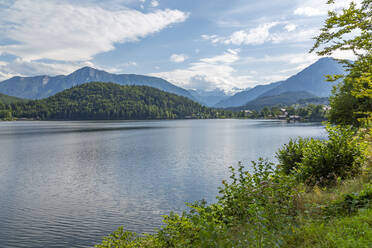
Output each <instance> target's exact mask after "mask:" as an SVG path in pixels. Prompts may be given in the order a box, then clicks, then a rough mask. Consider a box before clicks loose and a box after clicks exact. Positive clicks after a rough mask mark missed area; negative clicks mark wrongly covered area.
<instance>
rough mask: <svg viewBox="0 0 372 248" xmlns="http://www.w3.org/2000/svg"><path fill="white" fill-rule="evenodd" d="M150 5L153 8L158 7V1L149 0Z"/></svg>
mask: <svg viewBox="0 0 372 248" xmlns="http://www.w3.org/2000/svg"><path fill="white" fill-rule="evenodd" d="M151 6H152V7H154V8H155V7H158V6H159V2H158V1H156V0H152V1H151Z"/></svg>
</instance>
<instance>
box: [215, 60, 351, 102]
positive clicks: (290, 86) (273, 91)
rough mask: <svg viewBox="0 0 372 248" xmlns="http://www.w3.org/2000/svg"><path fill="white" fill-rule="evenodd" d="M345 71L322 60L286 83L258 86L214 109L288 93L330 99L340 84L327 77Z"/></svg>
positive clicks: (240, 93)
mask: <svg viewBox="0 0 372 248" xmlns="http://www.w3.org/2000/svg"><path fill="white" fill-rule="evenodd" d="M344 73H345V69H344V68H343V67H342V65H340V64H339V63H338V62H337V61H336V60H334V59H333V58H329V57H326V58H321V59H319V60H318V61H317V62H315V63H314V64H312V65H310V66H309V67H307V68H305V69H303V70H302V71H300V72H299V73H297V74H296V75H294V76H291V77H289V78H288V79H286V80H284V81H279V82H275V83H271V84H266V85H258V86H256V87H254V88H252V89H250V90H246V91H242V92H239V93H237V94H235V95H233V96H231V97H229V98H227V99H225V100H222V101H220V102H219V103H217V104H216V105H214V107H218V108H227V107H238V106H243V105H246V104H247V103H248V102H250V103H251V104H253V102H252V101H253V100H255V99H258V98H259V97H263V96H275V95H280V94H282V93H286V92H308V93H310V94H312V95H314V96H317V97H328V96H329V95H330V94H331V90H332V87H333V86H334V85H335V84H337V83H338V82H327V81H326V77H325V75H329V74H344Z"/></svg>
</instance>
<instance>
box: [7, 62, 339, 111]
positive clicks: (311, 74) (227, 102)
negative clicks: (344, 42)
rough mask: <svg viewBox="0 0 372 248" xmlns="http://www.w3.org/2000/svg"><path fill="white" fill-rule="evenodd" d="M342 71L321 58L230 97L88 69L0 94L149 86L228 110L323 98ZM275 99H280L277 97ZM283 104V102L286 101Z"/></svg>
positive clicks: (36, 95) (15, 84) (19, 83)
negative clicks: (330, 78) (297, 97)
mask: <svg viewBox="0 0 372 248" xmlns="http://www.w3.org/2000/svg"><path fill="white" fill-rule="evenodd" d="M344 72H345V70H344V68H343V67H342V66H341V65H340V64H339V63H338V62H337V61H336V60H334V59H332V58H321V59H319V60H318V61H317V62H315V63H314V64H312V65H310V66H309V67H307V68H305V69H304V70H302V71H301V72H299V73H297V74H296V75H294V76H292V77H289V78H288V79H286V80H284V81H279V82H274V83H270V84H266V85H258V86H256V87H254V88H251V89H246V90H244V91H241V92H238V93H237V94H235V95H233V96H229V95H227V94H226V93H225V92H224V91H223V90H220V89H215V90H213V91H204V90H199V89H197V90H186V89H183V88H181V87H178V86H176V85H174V84H171V83H170V82H168V81H166V80H164V79H162V78H158V77H150V76H143V75H135V74H113V73H108V72H106V71H102V70H97V69H94V68H91V67H83V68H81V69H79V70H77V71H75V72H73V73H71V74H69V75H58V76H47V75H44V76H34V77H19V76H16V77H13V78H10V79H7V80H5V81H2V82H0V93H3V94H6V95H9V96H14V97H18V98H25V99H42V98H47V97H49V96H52V95H55V94H56V93H58V92H61V91H63V90H65V89H69V88H71V87H73V86H77V85H81V84H84V83H88V82H113V83H117V84H120V85H141V86H149V87H153V88H156V89H159V90H163V91H166V92H168V93H173V94H176V95H179V96H184V97H187V98H189V99H191V100H193V101H196V102H199V103H201V104H203V105H206V106H213V107H216V108H231V107H238V106H244V105H246V104H247V103H250V104H251V105H255V103H254V102H252V101H254V100H255V99H259V98H260V97H267V96H276V95H281V94H283V93H287V92H307V93H309V94H311V95H312V96H314V97H327V96H329V95H330V93H331V89H332V87H333V85H335V84H336V83H337V82H333V83H330V82H326V78H325V75H327V74H343V73H344ZM284 95H287V96H289V95H290V94H284ZM275 99H282V98H281V97H279V98H275ZM286 101H287V100H286Z"/></svg>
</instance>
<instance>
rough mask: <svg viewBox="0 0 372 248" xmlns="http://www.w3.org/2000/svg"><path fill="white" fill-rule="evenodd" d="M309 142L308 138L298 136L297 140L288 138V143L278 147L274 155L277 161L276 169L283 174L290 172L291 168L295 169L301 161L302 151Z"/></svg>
mask: <svg viewBox="0 0 372 248" xmlns="http://www.w3.org/2000/svg"><path fill="white" fill-rule="evenodd" d="M308 143H309V140H308V139H304V138H301V137H300V138H298V139H297V140H293V139H290V141H289V143H288V144H285V145H284V146H283V148H281V149H279V151H278V152H277V153H276V157H277V159H278V161H279V165H278V169H280V170H282V171H283V172H284V173H285V174H287V175H288V174H290V173H291V171H292V170H293V169H297V167H298V164H300V163H301V162H302V159H303V151H304V148H305V147H306V145H307V144H308Z"/></svg>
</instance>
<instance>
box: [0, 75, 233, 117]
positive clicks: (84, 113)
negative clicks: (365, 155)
mask: <svg viewBox="0 0 372 248" xmlns="http://www.w3.org/2000/svg"><path fill="white" fill-rule="evenodd" d="M231 117H234V113H232V112H231V111H224V110H218V111H217V110H215V109H211V108H208V107H205V106H202V105H200V104H198V103H195V102H193V101H191V100H189V99H188V98H186V97H182V96H178V95H175V94H171V93H167V92H164V91H161V90H158V89H155V88H152V87H147V86H127V85H126V86H122V85H118V84H114V83H100V82H93V83H86V84H83V85H79V86H75V87H73V88H71V89H68V90H65V91H63V92H60V93H58V94H56V95H54V96H51V97H48V98H45V99H41V100H33V101H28V102H13V103H9V104H4V103H0V118H2V119H12V118H27V119H38V120H93V119H94V120H136V119H137V120H138V119H179V118H198V119H201V118H231Z"/></svg>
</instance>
